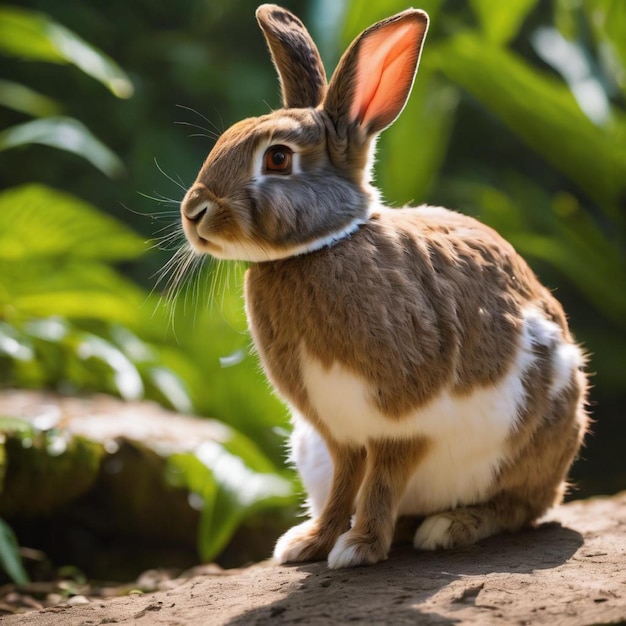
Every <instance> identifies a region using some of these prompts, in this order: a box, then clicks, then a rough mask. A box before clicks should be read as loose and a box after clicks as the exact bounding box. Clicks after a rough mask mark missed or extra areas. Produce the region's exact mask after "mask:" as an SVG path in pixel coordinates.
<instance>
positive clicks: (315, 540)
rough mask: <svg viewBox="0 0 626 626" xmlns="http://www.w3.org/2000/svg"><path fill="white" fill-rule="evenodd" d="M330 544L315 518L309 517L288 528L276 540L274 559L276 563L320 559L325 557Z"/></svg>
mask: <svg viewBox="0 0 626 626" xmlns="http://www.w3.org/2000/svg"><path fill="white" fill-rule="evenodd" d="M329 549H330V546H329V545H328V539H327V538H325V537H324V535H323V533H322V532H321V530H320V525H319V523H318V521H317V520H314V519H310V520H307V521H306V522H302V524H298V525H297V526H294V527H293V528H290V529H289V530H288V531H287V532H286V533H285V534H284V535H283V536H282V537H280V538H279V539H278V541H277V542H276V546H275V547H274V559H275V560H276V561H278V563H281V564H282V563H296V562H299V561H321V560H322V559H324V558H326V555H327V554H328V550H329Z"/></svg>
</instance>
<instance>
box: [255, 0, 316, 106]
mask: <svg viewBox="0 0 626 626" xmlns="http://www.w3.org/2000/svg"><path fill="white" fill-rule="evenodd" d="M256 18H257V20H258V22H259V26H260V27H261V29H262V30H263V34H264V35H265V39H266V40H267V43H268V44H269V47H270V51H271V53H272V60H273V61H274V65H275V66H276V69H277V70H278V76H279V78H280V85H281V88H282V94H283V106H284V107H286V108H306V107H316V106H317V105H319V104H320V103H321V102H322V100H323V99H324V94H325V93H326V72H325V71H324V66H323V64H322V59H321V58H320V54H319V52H318V50H317V47H316V46H315V43H313V40H312V39H311V35H309V33H308V31H307V29H306V28H305V27H304V25H303V24H302V22H301V21H300V20H299V19H298V18H297V17H296V16H295V15H293V14H292V13H290V12H289V11H286V10H285V9H282V8H281V7H279V6H276V5H275V4H263V5H261V6H260V7H259V8H258V9H257V11H256Z"/></svg>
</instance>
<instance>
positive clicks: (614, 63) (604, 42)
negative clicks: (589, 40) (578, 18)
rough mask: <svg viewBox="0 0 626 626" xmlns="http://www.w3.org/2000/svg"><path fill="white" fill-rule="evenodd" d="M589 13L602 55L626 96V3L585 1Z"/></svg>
mask: <svg viewBox="0 0 626 626" xmlns="http://www.w3.org/2000/svg"><path fill="white" fill-rule="evenodd" d="M582 7H583V10H584V11H585V12H586V13H587V17H588V19H589V23H590V24H591V27H592V29H593V33H594V35H595V38H596V41H597V43H598V46H599V48H600V54H601V55H602V57H603V60H604V61H605V62H606V63H607V65H608V67H609V70H610V71H611V74H612V76H613V77H614V79H615V81H616V82H617V84H618V85H619V87H620V88H621V90H622V93H624V94H626V36H625V35H626V2H624V1H623V0H585V2H583V3H582Z"/></svg>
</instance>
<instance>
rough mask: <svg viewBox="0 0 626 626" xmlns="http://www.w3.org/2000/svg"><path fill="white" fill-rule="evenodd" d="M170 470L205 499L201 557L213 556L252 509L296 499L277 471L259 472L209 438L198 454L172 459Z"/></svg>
mask: <svg viewBox="0 0 626 626" xmlns="http://www.w3.org/2000/svg"><path fill="white" fill-rule="evenodd" d="M170 465H171V467H170V472H172V471H173V472H174V473H175V474H177V475H178V476H179V478H180V479H181V480H182V482H183V484H184V485H185V486H186V487H187V488H188V489H190V490H191V491H192V492H194V493H196V494H198V495H199V496H200V497H201V498H202V500H203V508H202V514H201V521H200V529H199V533H200V536H199V538H198V542H199V549H200V554H201V556H202V559H203V560H205V561H209V560H211V559H213V558H214V557H215V556H216V555H218V554H219V553H220V551H221V550H222V549H223V548H224V547H225V545H226V544H227V543H228V541H229V539H230V538H231V537H232V534H233V533H234V531H235V530H236V528H237V527H238V526H239V524H241V522H242V521H243V520H244V519H245V518H246V517H247V516H249V515H250V514H252V513H253V512H255V511H257V510H259V509H260V508H265V507H275V506H279V505H284V504H286V503H290V502H292V501H293V497H294V494H293V488H292V485H291V483H290V482H289V481H288V480H286V479H285V478H282V477H281V476H278V475H277V474H275V473H263V472H256V471H254V470H253V469H251V468H250V466H249V465H248V464H247V459H245V458H241V457H239V456H236V455H235V454H232V453H231V452H229V451H228V450H227V448H226V447H225V446H223V445H221V444H219V443H217V442H214V441H207V442H205V443H204V444H202V445H201V446H200V447H199V448H198V449H197V450H196V452H195V455H190V454H179V455H174V456H172V457H171V458H170Z"/></svg>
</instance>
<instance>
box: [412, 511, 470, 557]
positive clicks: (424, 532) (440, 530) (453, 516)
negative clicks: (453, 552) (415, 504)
mask: <svg viewBox="0 0 626 626" xmlns="http://www.w3.org/2000/svg"><path fill="white" fill-rule="evenodd" d="M478 521H479V520H477V519H476V516H474V515H471V514H470V513H468V512H466V511H463V509H459V511H450V512H449V513H440V514H438V515H431V516H430V517H427V518H426V519H425V520H424V521H423V522H422V525H421V526H420V527H419V528H418V529H417V532H416V533H415V537H414V538H413V545H414V546H415V547H416V548H417V549H418V550H439V549H446V548H457V547H459V546H467V545H470V544H472V543H475V542H476V540H477V539H478V533H477V529H478Z"/></svg>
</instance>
